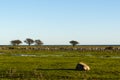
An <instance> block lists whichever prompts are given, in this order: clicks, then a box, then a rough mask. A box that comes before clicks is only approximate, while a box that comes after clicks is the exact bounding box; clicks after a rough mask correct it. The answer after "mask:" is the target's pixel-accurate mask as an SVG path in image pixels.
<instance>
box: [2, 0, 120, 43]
mask: <svg viewBox="0 0 120 80" xmlns="http://www.w3.org/2000/svg"><path fill="white" fill-rule="evenodd" d="M0 34H1V35H0V45H9V44H10V41H11V40H16V39H19V40H21V41H24V40H25V39H26V38H32V39H34V40H35V39H40V40H41V41H43V42H44V44H45V45H67V44H69V41H71V40H76V41H78V42H79V43H80V44H81V45H89V44H93V45H97V44H101V45H105V44H113V45H116V44H117V45H119V44H120V0H0Z"/></svg>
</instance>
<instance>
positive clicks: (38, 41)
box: [10, 38, 79, 46]
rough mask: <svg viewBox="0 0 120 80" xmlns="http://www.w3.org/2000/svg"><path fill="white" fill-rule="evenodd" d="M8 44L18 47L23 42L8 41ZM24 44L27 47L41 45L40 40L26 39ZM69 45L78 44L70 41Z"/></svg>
mask: <svg viewBox="0 0 120 80" xmlns="http://www.w3.org/2000/svg"><path fill="white" fill-rule="evenodd" d="M10 43H11V44H12V45H14V46H18V45H20V44H22V43H23V42H22V41H21V40H12V41H10ZM24 43H26V44H27V45H29V46H30V45H32V44H35V45H43V42H42V41H41V40H40V39H37V40H33V39H31V38H27V39H26V40H24ZM69 43H70V44H71V45H72V46H76V45H77V44H79V42H78V41H75V40H71V41H69Z"/></svg>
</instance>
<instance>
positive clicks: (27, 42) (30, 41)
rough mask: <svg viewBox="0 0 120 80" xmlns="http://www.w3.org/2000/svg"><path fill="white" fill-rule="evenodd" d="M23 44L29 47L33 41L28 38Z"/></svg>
mask: <svg viewBox="0 0 120 80" xmlns="http://www.w3.org/2000/svg"><path fill="white" fill-rule="evenodd" d="M24 42H25V43H26V44H28V45H29V46H30V45H31V44H33V43H34V40H33V39H30V38H27V39H26V40H25V41H24Z"/></svg>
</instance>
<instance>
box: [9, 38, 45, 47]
mask: <svg viewBox="0 0 120 80" xmlns="http://www.w3.org/2000/svg"><path fill="white" fill-rule="evenodd" d="M10 43H11V44H12V45H14V46H16V45H20V44H22V43H23V42H22V41H21V40H12V41H10ZM24 43H26V44H28V45H29V46H30V45H32V44H35V45H43V42H42V41H41V40H39V39H37V40H33V39H31V38H27V39H26V40H24Z"/></svg>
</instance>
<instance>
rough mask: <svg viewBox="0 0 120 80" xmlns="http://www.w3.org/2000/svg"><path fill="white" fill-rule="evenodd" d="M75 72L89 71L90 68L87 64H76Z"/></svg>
mask: <svg viewBox="0 0 120 80" xmlns="http://www.w3.org/2000/svg"><path fill="white" fill-rule="evenodd" d="M76 70H80V71H89V70H90V67H89V66H88V65H87V64H85V63H83V62H80V63H78V64H77V66H76Z"/></svg>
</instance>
